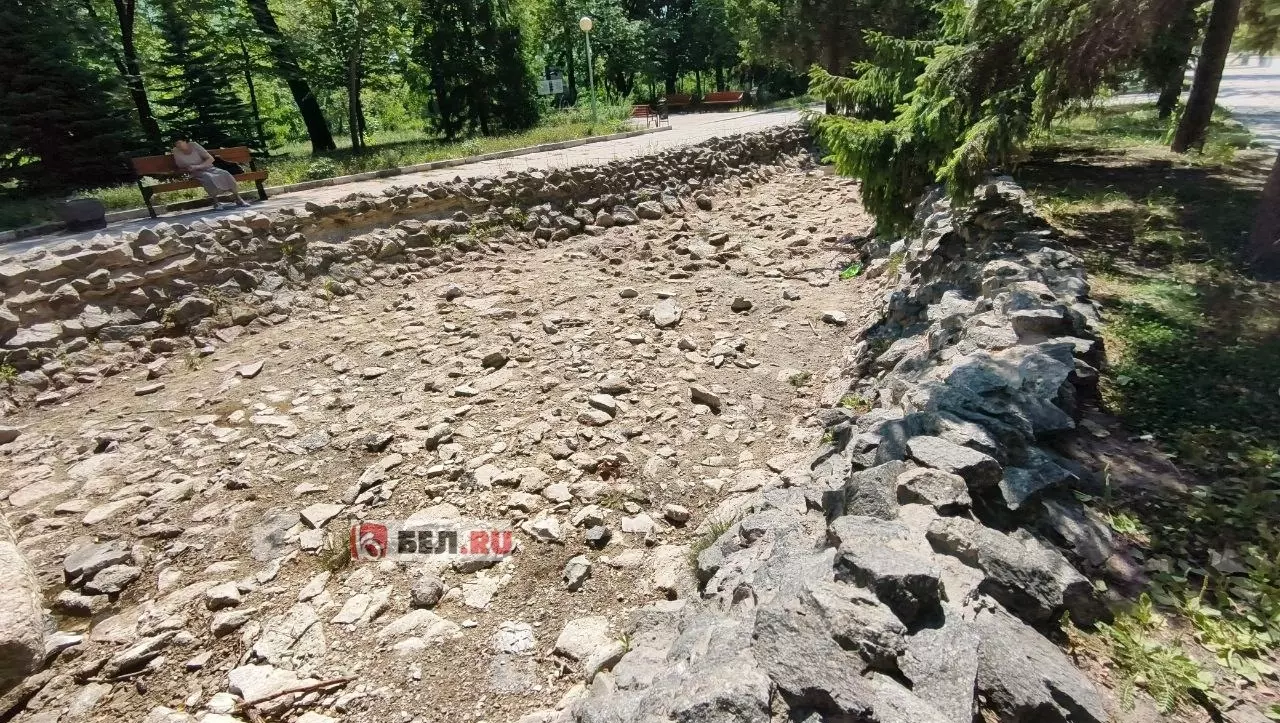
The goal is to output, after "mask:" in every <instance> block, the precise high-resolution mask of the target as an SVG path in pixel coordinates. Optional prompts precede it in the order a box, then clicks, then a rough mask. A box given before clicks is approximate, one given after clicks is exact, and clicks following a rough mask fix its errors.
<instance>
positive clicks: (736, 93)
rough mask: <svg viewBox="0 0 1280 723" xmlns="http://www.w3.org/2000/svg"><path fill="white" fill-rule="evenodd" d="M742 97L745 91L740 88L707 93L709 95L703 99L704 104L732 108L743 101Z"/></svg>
mask: <svg viewBox="0 0 1280 723" xmlns="http://www.w3.org/2000/svg"><path fill="white" fill-rule="evenodd" d="M742 97H743V92H742V91H740V90H721V91H717V92H715V93H707V96H706V97H705V98H703V99H702V105H704V106H723V107H725V108H732V107H733V106H735V105H739V104H740V103H742Z"/></svg>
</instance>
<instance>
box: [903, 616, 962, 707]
mask: <svg viewBox="0 0 1280 723" xmlns="http://www.w3.org/2000/svg"><path fill="white" fill-rule="evenodd" d="M979 641H980V638H979V636H978V632H977V630H976V629H975V628H974V626H973V625H972V624H971V623H968V622H965V621H962V620H959V619H955V620H953V619H950V617H949V618H948V620H947V622H946V624H944V625H943V626H942V627H940V628H926V629H924V630H921V631H919V632H917V633H916V634H915V635H912V636H911V637H910V638H908V639H907V641H906V651H905V654H903V655H902V656H901V657H899V658H898V667H899V668H900V669H901V671H902V674H903V675H904V676H906V677H907V679H908V680H910V681H911V690H912V692H913V693H915V695H916V696H918V697H919V698H920V699H922V700H924V701H925V702H927V703H930V704H931V705H933V707H934V708H936V709H937V710H938V711H939V713H941V714H942V715H943V716H944V719H945V720H947V721H950V723H972V722H973V720H974V715H973V686H974V680H975V678H976V676H977V673H978V644H979Z"/></svg>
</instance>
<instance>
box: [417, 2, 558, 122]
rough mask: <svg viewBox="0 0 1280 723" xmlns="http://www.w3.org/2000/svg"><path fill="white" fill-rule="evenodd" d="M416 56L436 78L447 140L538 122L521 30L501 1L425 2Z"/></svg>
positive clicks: (433, 85) (433, 81) (432, 78)
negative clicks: (512, 21) (511, 19)
mask: <svg viewBox="0 0 1280 723" xmlns="http://www.w3.org/2000/svg"><path fill="white" fill-rule="evenodd" d="M414 35H415V38H416V42H415V45H414V51H413V54H414V59H415V60H416V61H417V62H418V63H419V64H420V65H422V66H423V67H424V68H425V69H426V71H427V74H428V76H429V78H430V90H431V93H432V95H433V96H434V98H435V105H436V115H437V120H438V122H439V125H440V130H441V132H442V133H444V136H445V138H447V139H449V140H452V139H454V138H457V137H458V136H459V135H461V134H463V133H473V132H476V131H479V132H480V133H483V134H486V135H489V134H492V133H498V132H501V131H506V130H519V129H522V128H527V127H529V126H531V125H533V124H534V123H536V122H537V120H538V113H537V105H536V100H535V98H534V95H533V77H532V75H531V74H530V73H529V70H528V66H527V65H526V63H525V59H524V55H523V43H522V38H521V35H520V31H519V28H517V27H515V26H514V25H513V24H512V23H511V22H510V15H509V8H508V7H507V6H505V5H504V4H502V3H500V2H498V1H497V0H422V3H421V6H420V7H419V12H418V20H417V25H416V31H415V33H414Z"/></svg>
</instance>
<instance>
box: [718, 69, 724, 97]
mask: <svg viewBox="0 0 1280 723" xmlns="http://www.w3.org/2000/svg"><path fill="white" fill-rule="evenodd" d="M716 90H717V91H719V92H721V93H723V92H724V66H723V65H721V64H720V63H716Z"/></svg>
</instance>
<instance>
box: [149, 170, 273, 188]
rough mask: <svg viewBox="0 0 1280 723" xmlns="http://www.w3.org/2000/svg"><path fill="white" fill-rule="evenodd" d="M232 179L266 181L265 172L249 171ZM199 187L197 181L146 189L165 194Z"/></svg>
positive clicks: (161, 184)
mask: <svg viewBox="0 0 1280 723" xmlns="http://www.w3.org/2000/svg"><path fill="white" fill-rule="evenodd" d="M232 178H234V179H236V181H239V182H245V181H265V180H267V172H266V171H249V172H248V173H237V174H235V175H234V176H232ZM199 187H200V182H199V181H191V180H182V181H170V182H168V183H157V184H155V185H152V186H147V189H148V190H150V191H151V192H152V193H165V192H167V191H181V190H183V189H187V188H199Z"/></svg>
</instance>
